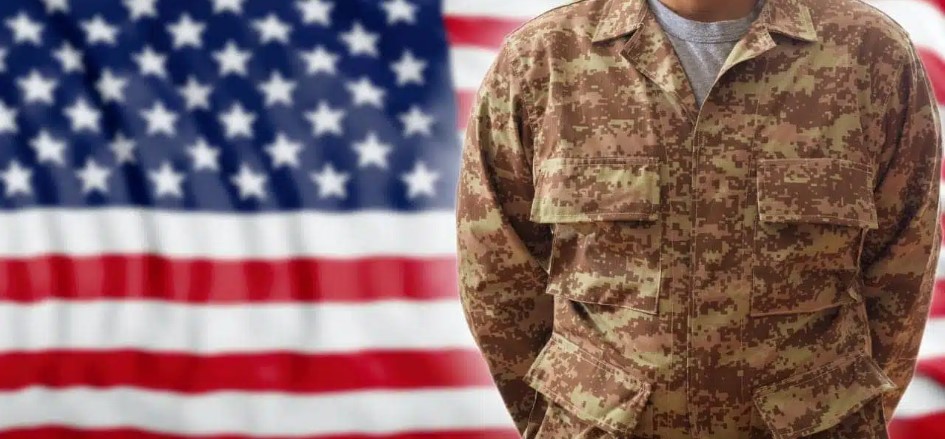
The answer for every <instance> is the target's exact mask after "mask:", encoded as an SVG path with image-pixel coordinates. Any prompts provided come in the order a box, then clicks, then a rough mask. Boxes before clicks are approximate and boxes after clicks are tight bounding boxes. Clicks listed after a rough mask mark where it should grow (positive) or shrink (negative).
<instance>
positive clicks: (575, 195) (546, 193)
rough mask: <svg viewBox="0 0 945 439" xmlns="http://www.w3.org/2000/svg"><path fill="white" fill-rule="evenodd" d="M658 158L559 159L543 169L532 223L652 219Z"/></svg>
mask: <svg viewBox="0 0 945 439" xmlns="http://www.w3.org/2000/svg"><path fill="white" fill-rule="evenodd" d="M659 160H660V158H659V157H650V156H640V157H558V158H552V159H547V160H545V161H544V162H543V163H542V164H541V168H540V169H539V172H538V180H537V182H536V186H535V187H536V194H535V198H534V201H533V203H532V211H531V219H532V221H535V222H540V223H575V222H592V221H631V220H656V219H658V217H659V199H660V185H659V178H660V173H659Z"/></svg>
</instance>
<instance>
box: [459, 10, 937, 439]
mask: <svg viewBox="0 0 945 439" xmlns="http://www.w3.org/2000/svg"><path fill="white" fill-rule="evenodd" d="M938 111H939V110H938V107H937V106H936V104H935V103H934V99H933V96H932V93H931V85H930V82H929V79H928V78H927V76H926V72H925V71H924V70H923V67H922V64H921V62H920V61H919V59H918V57H917V55H916V51H915V49H914V47H913V45H912V42H911V41H910V39H909V37H908V35H907V33H906V31H905V30H904V29H903V28H902V27H900V26H899V25H898V24H897V23H895V22H894V21H893V20H892V19H891V18H889V17H888V16H886V15H885V14H884V13H882V12H880V11H879V10H878V9H876V8H874V7H872V6H870V5H868V4H866V3H864V2H861V1H859V0H830V1H820V0H768V1H767V2H766V3H765V5H764V6H763V8H762V10H761V13H760V16H759V18H758V19H757V21H755V22H754V23H753V24H752V27H751V28H750V30H749V31H748V33H747V34H746V35H745V36H744V37H743V38H742V39H741V40H740V41H739V42H738V44H737V45H736V46H735V48H734V49H733V51H732V53H731V55H730V56H729V57H728V59H727V61H726V62H725V64H724V66H723V68H722V71H721V72H720V74H719V76H718V77H717V80H716V82H715V85H714V87H713V89H712V91H711V92H710V94H709V97H708V98H707V100H706V102H705V104H704V105H703V106H702V107H701V108H699V107H698V106H697V104H696V100H695V98H694V96H693V93H692V90H691V88H690V86H689V84H688V82H687V79H686V76H685V73H684V70H683V68H682V66H681V64H680V62H679V59H678V58H677V56H676V54H675V52H674V51H673V48H672V45H671V43H670V42H669V40H668V39H667V37H666V35H665V34H664V33H663V31H662V29H661V28H660V27H659V25H658V24H657V22H656V21H655V20H654V18H653V15H652V13H651V11H649V9H648V8H647V5H646V2H645V1H644V0H583V1H578V2H575V3H572V4H570V5H566V6H563V7H560V8H556V9H553V10H551V11H549V12H547V13H545V14H543V15H541V16H540V17H538V18H535V19H533V20H531V21H529V22H527V23H526V24H524V25H523V26H521V27H519V28H518V29H516V30H515V31H514V32H512V33H511V34H509V35H508V36H507V37H506V39H505V41H504V42H503V45H502V47H501V51H500V53H499V54H498V57H497V58H496V60H495V62H494V64H493V65H492V66H491V68H490V70H489V71H488V74H487V76H486V78H485V80H484V82H483V84H482V86H481V88H480V90H479V92H478V94H477V96H476V99H475V104H474V107H473V112H472V115H471V117H470V119H469V124H468V129H467V131H466V133H465V142H464V146H463V154H462V163H461V171H460V181H459V185H458V187H457V192H456V194H457V206H456V214H457V216H456V221H457V222H456V227H457V229H456V230H457V244H458V274H459V284H460V285H459V287H460V293H461V299H462V304H463V307H464V311H465V317H466V322H467V323H468V325H469V327H470V329H471V332H472V334H473V336H474V337H475V340H476V342H477V344H478V346H479V348H480V349H481V351H482V353H483V355H484V357H485V359H486V361H487V363H488V365H489V368H490V371H491V373H492V375H493V377H494V379H495V382H496V384H497V386H498V389H499V390H500V392H501V395H502V397H503V399H504V402H505V404H506V405H507V407H508V410H509V412H510V413H511V415H512V418H513V419H514V420H515V423H516V426H517V427H518V429H519V431H520V432H521V433H522V434H523V436H524V437H526V438H539V439H546V438H568V439H573V438H660V439H676V438H719V439H740V438H745V439H762V438H777V439H792V438H798V437H815V438H841V437H842V438H857V439H862V438H886V437H887V433H886V425H887V423H888V422H889V421H890V418H891V416H892V414H893V410H894V409H895V407H896V406H897V404H898V402H899V401H900V399H901V397H902V394H903V392H904V390H905V388H906V386H907V384H908V383H909V382H910V380H911V378H912V376H913V374H914V367H915V361H916V356H917V353H918V349H919V344H920V342H921V339H922V334H923V327H924V325H925V323H926V320H927V316H928V310H929V302H930V297H931V291H932V283H933V279H934V274H935V268H936V263H937V259H938V252H939V248H940V245H941V232H940V228H939V225H938V222H937V219H938V215H937V213H938V203H939V178H940V169H941V168H940V166H941V141H942V134H941V127H940V125H939V122H938V117H939V114H938Z"/></svg>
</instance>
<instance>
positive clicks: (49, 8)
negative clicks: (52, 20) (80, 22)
mask: <svg viewBox="0 0 945 439" xmlns="http://www.w3.org/2000/svg"><path fill="white" fill-rule="evenodd" d="M43 3H45V4H46V13H47V14H52V13H54V12H66V13H68V12H69V3H68V1H67V0H43Z"/></svg>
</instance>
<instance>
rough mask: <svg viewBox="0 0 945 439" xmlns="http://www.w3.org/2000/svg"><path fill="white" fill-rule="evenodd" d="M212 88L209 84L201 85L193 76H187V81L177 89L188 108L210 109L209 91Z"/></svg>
mask: <svg viewBox="0 0 945 439" xmlns="http://www.w3.org/2000/svg"><path fill="white" fill-rule="evenodd" d="M212 90H213V89H212V88H210V86H209V85H203V84H201V83H200V82H199V81H197V78H194V77H193V76H191V77H189V78H187V83H186V84H184V86H183V87H181V88H180V89H179V91H180V94H181V96H182V97H183V98H184V105H185V106H186V107H187V109H188V110H196V109H198V108H203V109H205V110H209V109H210V92H211V91H212Z"/></svg>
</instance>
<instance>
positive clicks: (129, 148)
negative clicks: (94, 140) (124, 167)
mask: <svg viewBox="0 0 945 439" xmlns="http://www.w3.org/2000/svg"><path fill="white" fill-rule="evenodd" d="M109 147H110V148H111V150H112V154H114V155H115V161H116V162H118V164H119V165H121V164H123V163H134V162H135V142H134V141H133V140H131V139H129V138H127V137H125V136H124V135H123V134H121V133H119V134H118V135H116V136H115V138H114V139H112V143H111V145H109Z"/></svg>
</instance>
